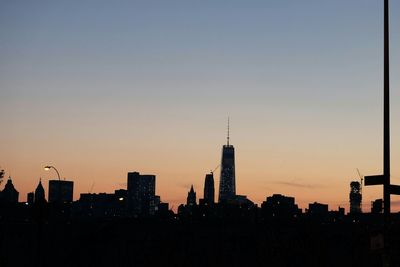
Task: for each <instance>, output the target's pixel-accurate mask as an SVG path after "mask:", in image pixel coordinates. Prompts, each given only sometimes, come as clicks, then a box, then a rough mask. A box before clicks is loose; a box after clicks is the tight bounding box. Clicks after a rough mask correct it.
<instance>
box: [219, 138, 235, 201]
mask: <svg viewBox="0 0 400 267" xmlns="http://www.w3.org/2000/svg"><path fill="white" fill-rule="evenodd" d="M228 140H229V139H228ZM235 196H236V178H235V148H234V147H233V146H232V145H230V144H229V141H228V144H226V145H224V146H223V147H222V159H221V176H220V180H219V196H218V202H226V201H229V200H232V199H234V198H235Z"/></svg>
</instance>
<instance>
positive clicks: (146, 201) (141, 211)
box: [127, 172, 156, 216]
mask: <svg viewBox="0 0 400 267" xmlns="http://www.w3.org/2000/svg"><path fill="white" fill-rule="evenodd" d="M127 189H128V192H127V209H128V212H129V213H130V214H132V215H144V216H146V215H154V212H155V193H156V176H155V175H148V174H146V175H144V174H140V173H138V172H129V173H128V188H127Z"/></svg>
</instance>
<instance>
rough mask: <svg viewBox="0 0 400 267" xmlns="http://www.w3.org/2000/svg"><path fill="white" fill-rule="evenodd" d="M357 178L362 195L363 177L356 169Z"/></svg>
mask: <svg viewBox="0 0 400 267" xmlns="http://www.w3.org/2000/svg"><path fill="white" fill-rule="evenodd" d="M357 173H358V176H359V177H360V193H362V186H363V181H364V176H362V175H361V173H360V170H359V169H358V168H357Z"/></svg>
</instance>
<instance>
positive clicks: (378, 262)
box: [0, 220, 400, 267]
mask: <svg viewBox="0 0 400 267" xmlns="http://www.w3.org/2000/svg"><path fill="white" fill-rule="evenodd" d="M399 229H400V227H399V225H394V226H393V227H392V229H391V243H392V245H391V249H390V254H391V255H390V261H391V262H390V265H389V266H400V259H399V256H400V249H399V248H400V246H399V244H400V238H399V237H400V231H399ZM374 231H375V230H374V229H372V227H370V226H368V225H365V224H359V223H349V222H347V223H337V224H322V223H313V222H302V223H300V222H296V223H292V224H285V225H282V224H265V223H254V222H253V223H250V222H245V223H238V222H236V223H233V222H230V223H226V222H201V223H199V222H179V221H174V220H168V221H160V220H158V221H156V220H149V221H145V220H142V221H138V220H117V221H97V222H93V221H92V222H70V223H65V222H64V223H51V224H48V223H44V224H42V225H40V224H37V223H32V222H30V223H16V222H14V223H10V222H8V223H2V224H0V244H1V245H0V266H1V267H11V266H57V267H58V266H59V267H62V266H85V267H88V266H96V267H100V266H107V267H109V266H364V267H365V266H383V265H382V254H383V250H381V249H375V250H371V247H370V246H371V234H373V233H374Z"/></svg>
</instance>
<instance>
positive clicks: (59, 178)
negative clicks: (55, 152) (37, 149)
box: [44, 165, 61, 181]
mask: <svg viewBox="0 0 400 267" xmlns="http://www.w3.org/2000/svg"><path fill="white" fill-rule="evenodd" d="M50 169H54V170H55V171H56V173H57V176H58V180H59V181H61V177H60V173H59V172H58V170H57V169H56V167H54V166H49V165H48V166H45V167H44V170H45V171H49V170H50Z"/></svg>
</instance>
